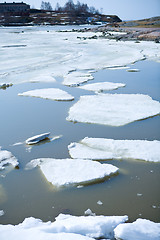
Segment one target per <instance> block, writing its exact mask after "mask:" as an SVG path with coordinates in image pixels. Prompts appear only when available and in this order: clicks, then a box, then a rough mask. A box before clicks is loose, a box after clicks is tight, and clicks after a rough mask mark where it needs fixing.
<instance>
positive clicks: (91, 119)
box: [67, 94, 160, 127]
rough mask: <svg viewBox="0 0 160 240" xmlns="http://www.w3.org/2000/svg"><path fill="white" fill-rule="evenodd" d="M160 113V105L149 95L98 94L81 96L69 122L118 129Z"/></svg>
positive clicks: (71, 111)
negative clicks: (94, 124) (102, 125)
mask: <svg viewBox="0 0 160 240" xmlns="http://www.w3.org/2000/svg"><path fill="white" fill-rule="evenodd" d="M159 113H160V103H159V102H158V101H155V100H152V98H151V97H149V96H148V95H143V94H98V95H93V96H81V97H80V100H79V101H78V102H77V103H75V104H74V105H73V106H72V107H71V108H70V110H69V116H68V117H67V120H69V121H73V122H84V123H97V124H104V125H110V126H117V127H118V126H123V125H125V124H128V123H131V122H134V121H137V120H141V119H145V118H148V117H151V116H155V115H157V114H159Z"/></svg>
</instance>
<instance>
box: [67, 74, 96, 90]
mask: <svg viewBox="0 0 160 240" xmlns="http://www.w3.org/2000/svg"><path fill="white" fill-rule="evenodd" d="M92 79H93V76H92V75H91V74H90V73H87V72H81V71H73V72H70V73H69V74H68V75H66V76H65V77H64V81H63V84H64V85H66V86H72V87H73V86H78V85H79V84H81V83H84V82H87V81H89V80H92Z"/></svg>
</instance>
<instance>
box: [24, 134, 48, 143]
mask: <svg viewBox="0 0 160 240" xmlns="http://www.w3.org/2000/svg"><path fill="white" fill-rule="evenodd" d="M49 135H50V132H49V133H42V134H39V135H36V136H33V137H30V138H28V139H27V140H26V144H28V145H32V144H36V143H38V142H40V141H42V140H44V139H46V138H48V137H49Z"/></svg>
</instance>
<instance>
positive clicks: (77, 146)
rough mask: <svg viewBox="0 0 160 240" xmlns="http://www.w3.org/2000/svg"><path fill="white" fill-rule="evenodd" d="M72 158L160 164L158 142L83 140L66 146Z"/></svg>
mask: <svg viewBox="0 0 160 240" xmlns="http://www.w3.org/2000/svg"><path fill="white" fill-rule="evenodd" d="M68 149H69V154H70V156H71V157H72V158H83V159H93V160H98V159H99V160H102V159H140V160H145V161H150V162H160V141H157V140H154V141H147V140H114V139H106V138H84V139H83V140H81V141H80V142H79V143H71V144H70V145H69V146H68Z"/></svg>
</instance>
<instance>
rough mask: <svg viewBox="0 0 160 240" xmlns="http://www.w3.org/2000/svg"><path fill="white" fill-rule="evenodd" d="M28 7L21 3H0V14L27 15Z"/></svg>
mask: <svg viewBox="0 0 160 240" xmlns="http://www.w3.org/2000/svg"><path fill="white" fill-rule="evenodd" d="M29 13H30V5H28V4H26V3H23V2H19V3H18V2H17V3H16V2H13V3H7V2H4V3H0V14H1V15H2V14H3V15H20V16H21V15H29Z"/></svg>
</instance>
